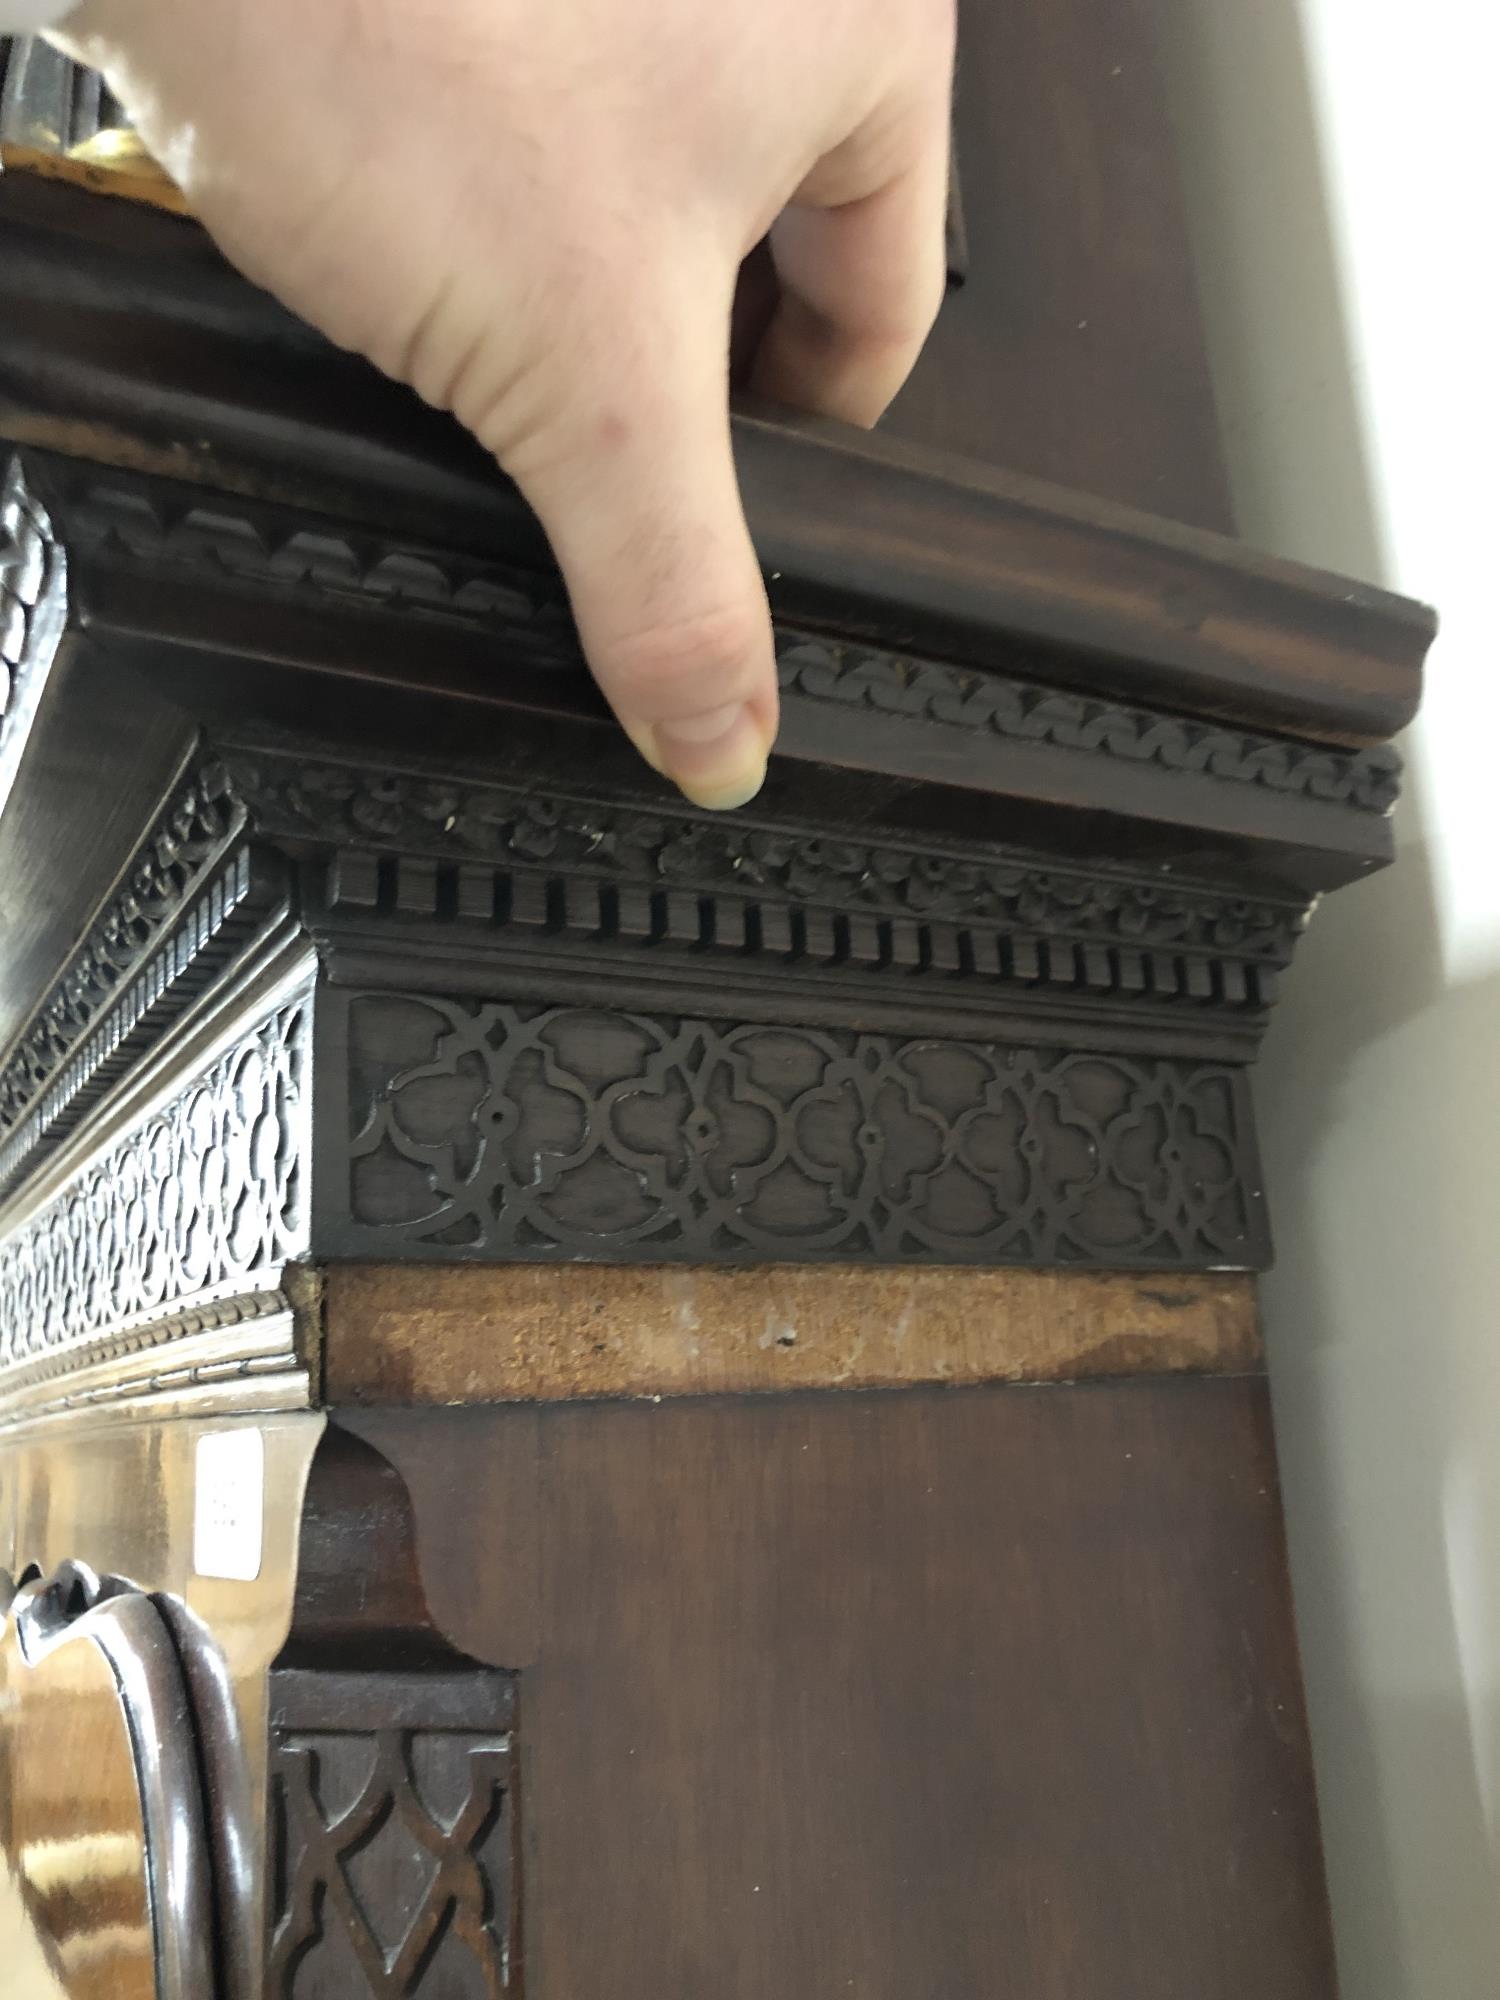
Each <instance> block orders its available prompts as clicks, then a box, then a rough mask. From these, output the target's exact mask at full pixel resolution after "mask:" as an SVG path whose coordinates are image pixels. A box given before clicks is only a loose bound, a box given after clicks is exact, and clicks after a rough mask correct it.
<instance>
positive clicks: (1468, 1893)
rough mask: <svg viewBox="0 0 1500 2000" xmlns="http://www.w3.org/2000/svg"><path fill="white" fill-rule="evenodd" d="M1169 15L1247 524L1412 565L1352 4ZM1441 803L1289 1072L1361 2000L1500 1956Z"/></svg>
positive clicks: (1480, 1194)
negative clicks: (1326, 119)
mask: <svg viewBox="0 0 1500 2000" xmlns="http://www.w3.org/2000/svg"><path fill="white" fill-rule="evenodd" d="M1159 4H1160V10H1161V15H1162V22H1163V47H1164V54H1165V57H1166V61H1167V69H1168V81H1169V88H1170V91H1171V96H1172V100H1173V110H1174V116H1175V117H1176V119H1177V122H1178V125H1179V129H1180V134H1181V138H1182V144H1183V155H1184V161H1185V166H1186V170H1187V181H1188V188H1187V192H1188V200H1189V211H1190V219H1191V225H1192V229H1193V234H1194V239H1195V249H1196V252H1197V257H1198V263H1199V269H1200V279H1201V284H1202V292H1203V303H1204V314H1205V320H1206V324H1207V331H1208V336H1209V344H1210V350H1211V356H1212V361H1213V367H1214V376H1215V383H1216V388H1217V391H1218V395H1219V400H1220V404H1221V414H1222V419H1223V425H1224V434H1225V440H1226V446H1227V450H1228V456H1229V460H1230V473H1231V479H1232V482H1233V486H1234V491H1235V498H1236V502H1237V508H1238V513H1239V518H1240V523H1241V528H1242V531H1243V533H1244V534H1245V536H1246V538H1247V539H1248V540H1250V541H1252V542H1256V543H1259V544H1260V545H1262V546H1264V547H1267V548H1271V549H1274V550H1276V551H1278V552H1280V553H1283V554H1286V555H1290V556H1295V557H1298V558H1300V559H1301V560H1303V561H1309V562H1314V563H1319V564H1324V565H1326V566H1328V567H1331V568H1335V569H1340V570H1343V571H1346V572H1348V573H1351V574H1354V575H1358V576H1362V577H1366V578H1370V579H1372V580H1391V565H1390V563H1389V562H1388V560H1387V552H1386V550H1385V549H1384V548H1383V546H1382V541H1381V533H1380V528H1379V526H1378V520H1379V510H1378V506H1377V498H1376V491H1377V489H1376V488H1375V486H1374V484H1373V482H1372V479H1371V475H1370V464H1369V459H1368V456H1367V452H1366V440H1365V435H1364V430H1363V426H1362V421H1361V412H1360V409H1359V405H1358V402H1357V400H1356V395H1355V390H1354V386H1353V385H1354V382H1355V379H1356V377H1355V365H1354V357H1353V354H1352V351H1351V343H1350V341H1349V338H1348V325H1347V321H1346V317H1345V311H1344V301H1343V298H1342V296H1341V291H1340V272H1339V262H1338V256H1337V251H1336V248H1335V237H1334V232H1333V229H1332V226H1331V221H1330V213H1329V207H1328V187H1329V181H1328V177H1327V174H1326V171H1325V165H1326V163H1325V161H1324V159H1323V157H1322V153H1321V150H1320V141H1319V132H1318V124H1317V119H1316V115H1315V110H1314V98H1313V93H1312V88H1311V84H1310V80H1309V73H1308V61H1307V52H1306V44H1305V25H1304V24H1305V21H1306V20H1307V19H1308V18H1310V17H1311V16H1312V15H1313V14H1314V12H1316V11H1318V10H1325V9H1327V8H1330V7H1334V6H1337V5H1339V4H1341V0H1255V4H1254V5H1249V6H1247V5H1246V4H1245V0H1159ZM1388 31H1389V30H1388ZM1394 32H1399V33H1406V32H1411V30H1410V29H1409V28H1408V29H1395V30H1394ZM1392 254H1393V255H1394V254H1396V251H1395V249H1394V247H1393V251H1392ZM1452 448H1453V449H1455V450H1457V449H1460V448H1461V447H1460V446H1457V445H1455V446H1454V447H1452ZM1434 504H1440V501H1439V500H1438V499H1437V497H1436V496H1434ZM1419 581H1420V580H1419ZM1434 588H1436V586H1434ZM1440 608H1441V606H1440ZM1434 666H1435V670H1436V673H1437V674H1439V675H1441V674H1444V673H1445V672H1454V671H1462V670H1463V669H1462V663H1461V655H1458V654H1455V653H1452V652H1450V653H1448V654H1447V655H1446V656H1445V654H1444V651H1443V648H1442V646H1441V644H1440V646H1439V649H1438V652H1437V654H1436V655H1435V659H1434ZM1471 670H1472V666H1471ZM1423 761H1424V762H1425V763H1429V764H1430V762H1431V761H1432V760H1431V759H1426V760H1423ZM1429 782H1430V780H1429ZM1423 806H1424V799H1423V778H1422V776H1421V774H1419V773H1416V772H1414V773H1413V774H1412V778H1411V782H1410V784H1409V787H1408V793H1407V797H1406V799H1405V800H1404V802H1403V805H1402V808H1401V817H1400V822H1399V832H1400V844H1401V857H1400V861H1399V864H1398V866H1397V867H1396V868H1395V869H1394V870H1391V871H1388V872H1387V873H1386V874H1385V875H1383V876H1381V877H1380V878H1378V879H1377V880H1376V881H1374V882H1372V883H1369V884H1367V885H1365V886H1363V887H1361V888H1359V889H1355V890H1350V891H1348V892H1346V893H1344V894H1342V895H1340V896H1337V897H1334V898H1332V899H1331V900H1330V901H1329V902H1328V903H1327V904H1326V905H1325V906H1324V908H1323V909H1322V910H1321V911H1320V913H1319V915H1318V918H1317V920H1316V922H1315V923H1314V925H1313V928H1312V931H1311V933H1310V934H1309V936H1308V938H1307V939H1306V940H1305V941H1304V944H1303V946H1302V949H1301V952H1300V954H1299V958H1298V963H1297V966H1296V967H1295V969H1294V972H1293V974H1292V976H1291V978H1290V980H1289V981H1288V987H1287V997H1286V1000H1285V1001H1284V1003H1283V1006H1282V1008H1281V1010H1280V1012H1279V1016H1278V1019H1277V1021H1276V1023H1275V1024H1274V1026H1273V1029H1272V1032H1271V1036H1270V1041H1269V1044H1268V1048H1267V1052H1266V1057H1265V1060H1264V1063H1263V1065H1262V1070H1261V1077H1260V1088H1259V1102H1260V1111H1261V1120H1262V1128H1263V1140H1264V1146H1265V1153H1266V1163H1267V1171H1268V1176H1269V1179H1270V1185H1271V1189H1272V1194H1273V1201H1274V1209H1273V1222H1274V1225H1275V1229H1276V1236H1277V1245H1278V1252H1279V1262H1278V1266H1277V1269H1276V1271H1275V1272H1274V1273H1273V1274H1272V1276H1271V1277H1270V1278H1269V1279H1268V1280H1267V1282H1266V1285H1265V1288H1264V1293H1263V1297H1264V1306H1265V1318H1266V1330H1267V1340H1268V1345H1269V1348H1270V1354H1271V1367H1272V1384H1273V1392H1274V1398H1275V1404H1276V1415H1277V1431H1278V1439H1279V1443H1280V1449H1281V1459H1282V1474H1283V1484H1284V1488H1285V1493H1286V1504H1287V1515H1288V1526H1289V1533H1290V1538H1291V1546H1292V1566H1293V1574H1294V1581H1295V1586H1296V1592H1297V1600H1298V1612H1299V1624H1300V1629H1301V1634H1302V1643H1303V1654H1304V1662H1305V1668H1306V1674H1307V1682H1308V1696H1309V1705H1310V1708H1311V1712H1312V1722H1313V1733H1314V1741H1315V1749H1316V1755H1317V1764H1318V1778H1319V1788H1320V1795H1321V1801H1322V1807H1323V1818H1324V1832H1325V1840H1326V1846H1327V1854H1328V1865H1329V1876H1330V1887H1331V1890H1332V1895H1333V1903H1334V1914H1335V1928H1336V1932H1337V1936H1338V1946H1339V1958H1340V1968H1341V1975H1342V1981H1343V1989H1344V1995H1345V2000H1413V1996H1416V1995H1420V1996H1422V2000H1478V1996H1479V1995H1481V1994H1487V1993H1490V1992H1493V1991H1494V1990H1495V1981H1496V1978H1497V1972H1496V1968H1497V1966H1500V1894H1497V1890H1500V1687H1497V1679H1496V1663H1497V1659H1500V1441H1497V1439H1496V1437H1495V1435H1494V1413H1495V1411H1496V1410H1497V1409H1500V1338H1497V1332H1500V1329H1497V1321H1500V1308H1497V1303H1496V1302H1497V1300H1500V1163H1497V1160H1496V1150H1497V1149H1496V1135H1497V1133H1500V974H1497V975H1495V976H1491V977H1485V978H1480V979H1476V980H1473V981H1470V982H1468V983H1450V982H1448V981H1446V980H1445V977H1444V970H1443V949H1442V939H1441V937H1440V934H1439V917H1438V903H1437V895H1436V889H1435V882H1436V869H1435V866H1434V859H1433V855H1432V852H1431V849H1430V846H1429V837H1428V828H1429V825H1430V823H1431V817H1432V816H1431V815H1430V814H1428V813H1426V812H1424V809H1423ZM1474 864H1475V866H1476V867H1482V866H1484V865H1485V864H1484V862H1483V860H1482V858H1481V856H1480V855H1478V854H1477V853H1476V854H1475V856H1474Z"/></svg>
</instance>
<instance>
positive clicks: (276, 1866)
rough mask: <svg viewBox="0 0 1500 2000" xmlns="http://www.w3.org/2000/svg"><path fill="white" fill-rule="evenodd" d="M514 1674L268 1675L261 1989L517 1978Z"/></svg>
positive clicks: (404, 1991)
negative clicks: (266, 1924) (266, 1919)
mask: <svg viewBox="0 0 1500 2000" xmlns="http://www.w3.org/2000/svg"><path fill="white" fill-rule="evenodd" d="M515 1769H516V1751H515V1729H514V1697H513V1682H512V1679H511V1677H510V1676H508V1675H506V1674H502V1673H497V1672H493V1671H491V1670H489V1669H485V1668H474V1669H473V1670H471V1671H467V1672H461V1673H414V1674H410V1675H395V1674H383V1673H381V1672H379V1671H374V1672H371V1673H369V1674H358V1673H334V1672H330V1673H322V1672H317V1671H307V1670H285V1669H283V1670H278V1671H277V1672H275V1673H274V1674H273V1676H272V1695H271V1742H270V1773H269V1775H270V1825H269V1840H270V1857H269V1858H270V1876H269V1880H270V1921H271V1934H270V1941H269V1948H268V1968H267V1983H266V1991H267V1994H268V1995H274V1996H275V2000H365V1996H368V2000H398V1996H399V2000H428V1996H430V1997H431V2000H488V1996H492V1995H500V1994H511V1995H513V1994H517V1993H519V1991H520V1984H521V1982H520V1946H519V1923H518V1880H517V1843H516V1805H515V1797H516V1793H515Z"/></svg>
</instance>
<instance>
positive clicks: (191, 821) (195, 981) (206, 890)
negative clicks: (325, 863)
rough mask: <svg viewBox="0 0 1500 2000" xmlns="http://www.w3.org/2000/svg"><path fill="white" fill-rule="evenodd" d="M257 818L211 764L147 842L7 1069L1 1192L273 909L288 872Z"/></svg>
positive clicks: (0, 1072) (0, 1136)
mask: <svg viewBox="0 0 1500 2000" xmlns="http://www.w3.org/2000/svg"><path fill="white" fill-rule="evenodd" d="M246 824H247V815H246V811H245V806H244V803H243V801H242V800H240V799H239V798H237V797H236V796H235V794H234V792H233V789H232V788H231V786H230V784H229V781H228V777H227V774H226V773H225V771H224V770H223V768H222V766H214V767H209V768H208V769H205V770H203V771H200V772H198V773H196V774H195V775H194V776H193V777H192V778H191V779H190V780H189V781H188V782H187V783H186V784H185V785H184V787H183V788H182V789H181V791H180V792H179V793H178V795H177V797H176V798H175V799H174V800H173V802H172V804H171V805H170V807H169V808H168V809H167V811H166V812H165V813H164V814H163V815H162V817H161V818H160V820H158V822H157V824H156V826H155V827H154V828H153V830H152V831H151V833H150V834H149V835H148V836H147V838H146V840H145V841H144V842H143V844H142V845H141V847H140V848H139V849H138V850H137V852H136V855H135V858H134V859H133V861H132V862H131V865H130V868H129V870H128V871H127V873H126V876H125V879H124V881H123V882H122V883H121V885H120V887H119V889H118V890H117V891H116V892H115V894H114V896H113V897H112V899H111V900H110V902H109V904H108V906H107V907H106V908H105V910H104V912H103V914H102V915H101V916H100V917H99V918H98V919H97V921H96V922H95V923H94V925H93V927H92V929H91V930H90V931H89V933H88V935H87V937H86V938H85V939H84V941H83V943H82V945H81V946H80V947H79V948H78V950H77V951H76V952H75V953H74V955H73V957H72V959H71V960H70V961H69V963H68V966H67V968H66V970H65V971H64V973H63V974H62V976H61V978H60V979H59V980H58V981H57V982H56V984H55V985H54V986H53V988H52V991H51V993H50V994H49V995H48V996H47V998H46V999H45V1000H44V1001H43V1002H42V1004H41V1006H40V1008H39V1009H38V1010H37V1012H36V1014H35V1015H34V1016H33V1017H32V1020H31V1022H30V1024H29V1026H28V1027H27V1028H26V1030H25V1032H24V1033H23V1034H22V1036H21V1038H20V1040H19V1042H18V1043H17V1044H16V1045H15V1047H14V1048H13V1049H12V1051H11V1053H10V1056H9V1058H8V1060H7V1061H6V1063H5V1065H4V1067H3V1069H0V1140H3V1141H4V1143H3V1144H0V1190H3V1189H4V1188H6V1187H8V1186H10V1185H12V1184H13V1183H14V1181H15V1180H16V1178H17V1176H18V1175H19V1173H20V1171H21V1170H22V1168H23V1167H24V1166H25V1165H26V1163H27V1162H28V1161H29V1160H30V1158H31V1157H32V1156H33V1155H34V1153H35V1151H36V1149H37V1147H38V1146H39V1145H41V1144H42V1143H44V1142H46V1141H49V1140H55V1139H57V1138H60V1137H62V1136H63V1135H64V1134H65V1133H66V1132H67V1131H68V1130H70V1129H71V1127H72V1126H73V1125H74V1124H76V1123H77V1121H78V1119H79V1117H81V1116H82V1114H83V1112H84V1111H85V1110H86V1109H87V1106H88V1104H89V1103H90V1102H91V1101H92V1100H93V1099H94V1098H96V1097H97V1096H98V1095H99V1093H100V1092H101V1091H102V1090H103V1089H104V1088H105V1086H106V1085H107V1084H108V1083H109V1082H110V1081H112V1080H113V1078H114V1077H115V1076H116V1075H117V1074H118V1073H119V1072H120V1071H121V1070H122V1069H123V1068H124V1066H125V1065H126V1063H127V1062H128V1060H129V1057H130V1055H131V1054H132V1053H133V1051H134V1049H135V1046H136V1044H137V1042H138V1041H139V1040H140V1038H141V1032H142V1031H143V1030H144V1029H146V1028H158V1027H160V1026H161V1025H162V1021H163V1019H164V1017H165V1015H166V1014H167V1012H168V1011H177V1010H180V1008H181V1007H182V1006H184V1005H185V1004H186V1003H187V1001H188V1000H189V999H190V998H192V996H193V995H194V994H195V993H196V992H199V991H201V990H202V988H203V986H204V985H205V984H206V983H207V982H208V980H209V979H210V978H211V977H212V975H213V974H214V973H215V972H216V971H217V970H218V969H219V968H220V967H221V966H222V965H223V964H224V963H225V962H226V961H227V960H228V958H229V957H230V956H231V954H232V952H233V950H234V948H235V946H236V944H237V943H239V942H240V941H241V940H242V939H243V937H244V936H245V935H246V934H247V932H248V931H249V930H250V929H251V928H252V926H253V925H254V923H255V922H256V921H257V920H258V919H259V918H260V917H261V916H263V915H264V914H265V913H266V912H267V910H268V909H269V908H270V906H271V904H272V902H273V900H274V897H275V894H276V890H277V883H276V871H275V870H274V869H273V868H272V867H271V866H270V865H269V864H268V861H267V858H266V857H264V856H259V855H254V854H252V853H250V852H248V851H247V850H246V849H245V847H244V845H243V841H244V836H245V831H246ZM236 848H238V850H239V851H238V852H236Z"/></svg>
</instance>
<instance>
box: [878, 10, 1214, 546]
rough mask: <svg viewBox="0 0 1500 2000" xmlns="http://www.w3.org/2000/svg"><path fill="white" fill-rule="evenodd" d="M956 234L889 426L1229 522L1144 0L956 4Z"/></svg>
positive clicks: (1174, 512)
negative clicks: (952, 266) (958, 272)
mask: <svg viewBox="0 0 1500 2000" xmlns="http://www.w3.org/2000/svg"><path fill="white" fill-rule="evenodd" d="M959 19H960V31H959V59H958V92H957V97H958V104H957V157H958V166H959V173H960V177H961V184H962V189H963V204H964V222H965V234H966V238H967V256H966V259H965V275H964V283H963V286H962V288H961V289H956V290H953V291H950V293H949V296H948V300H947V303H946V305H945V306H944V308H943V312H942V315H941V317H940V318H939V320H938V324H937V328H936V330H935V332H934V334H933V336H932V338H931V340H930V341H929V343H928V346H927V349H926V352H925V353H924V355H923V357H922V359H921V361H920V362H919V363H918V365H917V369H916V372H915V374H914V375H913V377H912V380H911V382H910V383H909V384H908V386H907V388H906V390H905V391H904V393H903V394H902V395H901V396H900V397H899V398H898V400H897V402H896V405H895V408H894V409H893V410H892V411H891V412H890V414H889V416H888V417H887V418H886V421H885V425H884V428H885V429H887V430H889V431H891V432H892V433H894V434H896V435H898V436H902V437H911V438H917V439H920V440H921V441H922V442H923V443H927V444H933V445H938V446H941V447H943V448H944V449H947V450H951V451H957V452H963V453H965V454H967V455H969V456H972V457H975V458H982V459H987V460H989V461H990V462H991V463H993V464H997V465H1004V466H1007V467H1009V468H1010V469H1012V470H1013V471H1017V472H1025V473H1033V474H1035V475H1037V476H1038V477H1039V478H1043V479H1055V480H1059V481H1061V482H1063V483H1064V484H1066V485H1068V486H1074V487H1077V488H1079V489H1080V490H1082V491H1084V492H1087V493H1096V494H1100V495H1103V496H1107V497H1108V498H1109V499H1112V500H1121V501H1125V502H1128V503H1129V504H1130V505H1132V506H1136V507H1144V508H1147V509H1149V511H1150V512H1152V513H1154V514H1163V515H1167V516H1170V517H1171V518H1172V519H1174V520H1181V521H1190V522H1192V523H1194V524H1195V525H1196V526H1198V527H1202V528H1217V529H1221V530H1224V531H1225V532H1232V530H1233V518H1232V514H1231V510H1230V503H1229V494H1228V484H1227V481H1226V478H1225V472H1224V465H1223V456H1222V451H1221V447H1220V442H1219V434H1218V425H1217V421H1216V418H1215V412H1214V403H1213V394H1212V389H1211V386H1210V383H1209V376H1208V367H1207V359H1206V355H1205V351H1204V344H1203V337H1202V330H1201V326H1200V322H1199V313H1198V304H1197V298H1196V292H1195V286H1194V277H1193V269H1192V262H1191V257H1190V253H1189V246H1188V237H1187V229H1186V225H1185V221H1184V217H1183V212H1182V202H1181V195H1180V190H1179V186H1178V164H1177V159H1176V153H1175V148H1174V145H1173V141H1172V133H1171V128H1170V125H1169V122H1168V116H1167V107H1166V103H1165V99H1164V96H1163V91H1162V86H1161V79H1160V75H1159V71H1158V62H1157V51H1156V23H1155V15H1154V10H1153V7H1152V4H1151V0H1111V4H1110V5H1109V6H1106V7H1101V6H1100V5H1099V4H1098V0H1045V4H1039V5H1034V6H1018V5H1015V4H1013V0H963V3H962V4H961V6H960V15H959Z"/></svg>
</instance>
